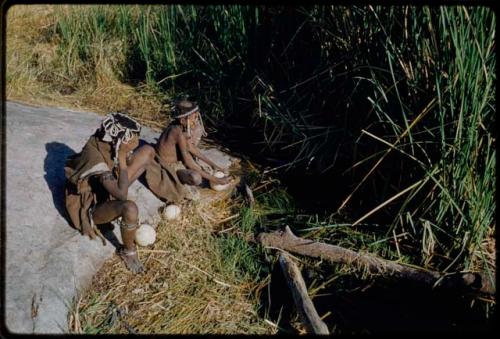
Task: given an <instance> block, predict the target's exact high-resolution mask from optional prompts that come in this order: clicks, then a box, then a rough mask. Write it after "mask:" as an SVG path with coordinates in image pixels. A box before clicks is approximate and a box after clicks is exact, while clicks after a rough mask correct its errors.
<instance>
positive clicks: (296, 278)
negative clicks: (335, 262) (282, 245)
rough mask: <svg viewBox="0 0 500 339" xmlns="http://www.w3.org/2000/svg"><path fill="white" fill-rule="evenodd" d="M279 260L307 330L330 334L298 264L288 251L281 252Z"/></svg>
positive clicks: (314, 332)
mask: <svg viewBox="0 0 500 339" xmlns="http://www.w3.org/2000/svg"><path fill="white" fill-rule="evenodd" d="M279 262H280V266H281V269H282V270H283V273H284V275H285V278H286V280H287V283H288V286H289V287H290V290H291V291H292V295H293V300H294V301H295V306H296V307H297V311H298V313H299V316H300V318H301V319H302V322H303V323H304V325H305V327H306V329H307V332H309V333H313V334H329V332H328V327H327V326H326V324H325V323H324V322H323V320H321V318H320V317H319V315H318V312H317V311H316V309H315V308H314V304H313V302H312V301H311V298H310V297H309V295H308V294H307V288H306V284H305V282H304V279H303V278H302V275H301V274H300V270H299V268H298V267H297V265H296V264H295V263H294V262H293V261H292V259H290V257H289V256H288V254H287V253H281V254H280V257H279Z"/></svg>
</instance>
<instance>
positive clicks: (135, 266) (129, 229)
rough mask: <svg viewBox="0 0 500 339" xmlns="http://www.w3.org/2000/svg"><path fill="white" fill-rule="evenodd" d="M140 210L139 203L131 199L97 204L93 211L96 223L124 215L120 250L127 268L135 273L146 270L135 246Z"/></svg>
mask: <svg viewBox="0 0 500 339" xmlns="http://www.w3.org/2000/svg"><path fill="white" fill-rule="evenodd" d="M138 216H139V210H138V208H137V205H136V204H135V203H134V202H133V201H130V200H126V201H120V200H112V201H106V202H103V203H101V204H99V205H97V206H96V208H95V209H94V212H93V213H92V219H93V220H94V223H96V224H105V223H107V222H110V221H112V220H115V219H116V218H118V217H122V220H121V225H120V231H121V234H122V240H123V245H124V248H123V249H120V250H119V251H118V254H119V255H120V257H121V258H122V259H123V260H124V261H125V265H126V266H127V268H128V269H129V270H130V271H132V272H133V273H140V272H142V271H144V267H143V265H142V263H141V262H140V261H139V258H138V256H137V252H136V248H135V243H134V240H135V232H136V230H137V226H138V225H137V221H138Z"/></svg>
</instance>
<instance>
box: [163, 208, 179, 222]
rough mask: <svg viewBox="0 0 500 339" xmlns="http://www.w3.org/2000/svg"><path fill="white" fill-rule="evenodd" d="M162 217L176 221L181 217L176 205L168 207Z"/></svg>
mask: <svg viewBox="0 0 500 339" xmlns="http://www.w3.org/2000/svg"><path fill="white" fill-rule="evenodd" d="M163 215H165V218H166V219H167V220H174V219H177V218H178V217H179V216H180V215H181V209H180V207H179V206H177V205H168V206H167V207H165V211H163Z"/></svg>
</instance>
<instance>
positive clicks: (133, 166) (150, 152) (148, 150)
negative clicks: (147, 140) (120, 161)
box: [127, 145, 155, 185]
mask: <svg viewBox="0 0 500 339" xmlns="http://www.w3.org/2000/svg"><path fill="white" fill-rule="evenodd" d="M154 157H155V149H154V148H153V147H152V146H151V145H142V146H141V147H139V148H137V149H136V150H135V151H134V153H132V155H131V156H130V157H129V158H128V159H127V166H128V182H129V185H131V184H132V183H133V182H134V181H135V180H136V179H137V178H139V177H140V176H141V174H142V173H144V171H145V170H146V168H147V167H148V165H149V164H150V163H151V162H152V161H153V159H154Z"/></svg>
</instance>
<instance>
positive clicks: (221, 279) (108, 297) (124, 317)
mask: <svg viewBox="0 0 500 339" xmlns="http://www.w3.org/2000/svg"><path fill="white" fill-rule="evenodd" d="M206 191H208V190H206ZM205 193H206V192H205ZM230 215H231V206H230V197H229V196H228V195H227V194H226V195H219V199H216V200H213V201H212V202H211V203H191V204H189V205H185V206H183V213H182V218H180V219H179V220H176V221H174V222H166V221H164V220H162V221H161V222H160V223H159V225H158V229H157V242H156V243H155V244H154V245H152V246H151V247H148V248H140V249H139V255H140V258H141V260H142V261H143V262H144V264H145V267H146V270H147V271H146V272H145V273H144V274H141V275H133V274H131V273H130V272H128V271H127V270H126V268H125V266H124V264H123V262H122V261H121V260H120V259H119V258H118V257H117V256H115V257H113V258H112V259H111V260H109V261H108V262H106V263H105V264H104V266H103V267H102V268H101V269H100V271H99V272H98V274H97V275H96V276H95V277H94V279H93V282H92V285H91V287H90V288H89V289H88V290H87V291H86V292H84V293H83V294H82V295H80V297H79V299H78V301H77V304H76V305H75V309H74V310H73V311H72V312H71V315H70V319H69V325H70V329H71V332H72V333H130V332H131V333H134V332H137V333H151V334H153V333H168V334H173V333H177V334H187V333H212V334H229V333H245V334H273V333H275V328H274V327H273V326H271V325H270V324H269V322H266V321H265V320H264V319H262V318H261V317H259V316H258V315H257V309H256V306H255V305H258V299H257V298H258V295H257V293H255V291H256V289H258V288H259V283H258V281H257V279H256V277H253V278H252V277H249V276H246V277H245V278H243V279H242V278H241V275H238V274H237V273H238V272H235V271H233V270H231V269H230V268H229V267H227V265H224V262H223V259H224V258H223V257H222V256H221V250H220V246H218V245H217V239H216V235H215V232H214V231H216V229H217V228H218V229H219V230H220V227H221V225H220V223H219V221H220V220H224V219H227V218H228V217H229V216H230ZM228 227H230V226H228Z"/></svg>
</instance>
